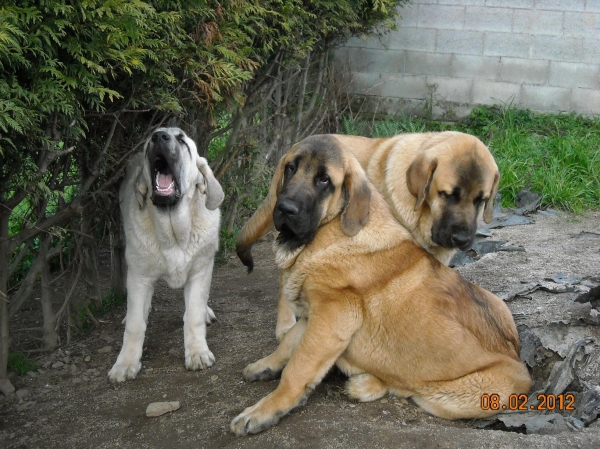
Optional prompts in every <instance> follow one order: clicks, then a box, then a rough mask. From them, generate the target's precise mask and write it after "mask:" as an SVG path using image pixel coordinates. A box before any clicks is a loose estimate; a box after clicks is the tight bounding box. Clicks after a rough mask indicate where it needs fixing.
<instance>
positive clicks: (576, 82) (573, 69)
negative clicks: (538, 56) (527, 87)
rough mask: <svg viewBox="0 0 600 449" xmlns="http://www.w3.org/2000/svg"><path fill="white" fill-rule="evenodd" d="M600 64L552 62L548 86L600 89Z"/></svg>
mask: <svg viewBox="0 0 600 449" xmlns="http://www.w3.org/2000/svg"><path fill="white" fill-rule="evenodd" d="M599 80H600V64H583V63H579V62H558V61H551V62H550V77H549V79H548V84H550V85H551V86H558V87H584V88H589V89H598V88H600V81H599Z"/></svg>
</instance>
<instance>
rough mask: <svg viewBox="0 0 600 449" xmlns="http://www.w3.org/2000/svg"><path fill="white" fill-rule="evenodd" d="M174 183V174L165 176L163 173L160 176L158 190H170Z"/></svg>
mask: <svg viewBox="0 0 600 449" xmlns="http://www.w3.org/2000/svg"><path fill="white" fill-rule="evenodd" d="M172 182H173V174H172V173H165V174H162V173H161V174H159V175H158V188H159V189H162V190H165V189H168V188H169V186H170V185H171V183H172Z"/></svg>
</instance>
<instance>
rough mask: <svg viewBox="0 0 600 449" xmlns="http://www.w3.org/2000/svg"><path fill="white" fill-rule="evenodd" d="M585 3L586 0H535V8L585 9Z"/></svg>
mask: <svg viewBox="0 0 600 449" xmlns="http://www.w3.org/2000/svg"><path fill="white" fill-rule="evenodd" d="M584 5H585V2H584V0H535V9H556V10H559V11H583V7H584Z"/></svg>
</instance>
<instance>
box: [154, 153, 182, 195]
mask: <svg viewBox="0 0 600 449" xmlns="http://www.w3.org/2000/svg"><path fill="white" fill-rule="evenodd" d="M177 192H178V188H177V182H176V181H175V178H174V176H173V172H172V171H171V167H169V164H168V163H167V160H166V158H165V157H164V156H163V155H162V154H158V155H157V156H156V158H155V159H154V193H156V194H157V195H161V196H173V195H175V196H176V195H177Z"/></svg>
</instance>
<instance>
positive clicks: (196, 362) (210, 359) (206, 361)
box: [185, 349, 215, 371]
mask: <svg viewBox="0 0 600 449" xmlns="http://www.w3.org/2000/svg"><path fill="white" fill-rule="evenodd" d="M186 352H187V351H186ZM214 363H215V356H214V355H213V353H212V352H210V350H209V349H205V350H202V351H197V352H192V353H190V354H189V355H186V356H185V367H186V368H187V369H189V370H190V371H196V370H199V369H206V368H208V367H209V366H212V365H213V364H214Z"/></svg>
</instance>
